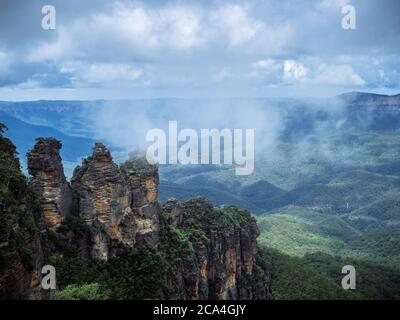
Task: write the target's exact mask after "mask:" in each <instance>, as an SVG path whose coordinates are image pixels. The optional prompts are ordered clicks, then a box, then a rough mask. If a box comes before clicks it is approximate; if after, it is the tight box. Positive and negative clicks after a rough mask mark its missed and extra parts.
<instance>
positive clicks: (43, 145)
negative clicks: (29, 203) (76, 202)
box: [28, 138, 72, 230]
mask: <svg viewBox="0 0 400 320" xmlns="http://www.w3.org/2000/svg"><path fill="white" fill-rule="evenodd" d="M61 147H62V144H61V142H60V141H58V140H56V139H52V138H47V139H45V138H38V139H37V141H36V144H35V146H34V148H33V150H32V151H30V152H29V153H28V171H29V174H30V175H31V176H32V177H33V178H32V186H33V189H34V190H35V192H36V194H37V196H38V198H39V200H40V203H41V206H42V209H43V213H42V218H43V221H44V222H45V224H46V226H47V227H48V228H50V229H53V230H56V229H57V228H58V227H59V226H60V225H61V223H62V221H63V220H64V219H65V218H66V217H67V216H68V215H69V214H70V211H71V202H72V191H71V187H70V186H69V184H68V182H67V180H66V178H65V175H64V168H63V165H62V162H61V157H60V153H59V152H60V149H61Z"/></svg>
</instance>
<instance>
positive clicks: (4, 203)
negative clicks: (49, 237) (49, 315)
mask: <svg viewBox="0 0 400 320" xmlns="http://www.w3.org/2000/svg"><path fill="white" fill-rule="evenodd" d="M3 130H4V127H3V126H2V124H1V123H0V190H1V192H0V300H3V299H28V298H43V297H44V296H42V295H41V292H40V290H39V285H40V281H41V273H40V271H41V267H42V265H43V251H42V243H41V239H40V228H41V225H40V221H39V220H40V208H39V205H38V203H37V201H36V199H35V197H34V196H33V194H32V190H31V188H30V186H29V184H28V181H27V179H26V178H25V176H24V175H23V174H22V172H21V169H20V163H19V159H18V158H17V155H16V148H15V146H14V145H13V144H12V142H11V141H10V140H9V139H7V138H5V137H4V136H3Z"/></svg>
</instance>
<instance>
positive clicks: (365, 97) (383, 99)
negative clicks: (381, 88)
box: [339, 92, 400, 107]
mask: <svg viewBox="0 0 400 320" xmlns="http://www.w3.org/2000/svg"><path fill="white" fill-rule="evenodd" d="M339 98H340V99H342V100H343V101H344V102H345V103H346V105H349V106H363V107H400V94H397V95H392V96H389V95H383V94H375V93H364V92H349V93H344V94H342V95H340V96H339Z"/></svg>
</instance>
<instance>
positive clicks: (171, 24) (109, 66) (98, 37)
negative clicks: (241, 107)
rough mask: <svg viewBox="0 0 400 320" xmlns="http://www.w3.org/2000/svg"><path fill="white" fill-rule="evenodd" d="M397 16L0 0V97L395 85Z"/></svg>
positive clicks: (319, 6)
mask: <svg viewBox="0 0 400 320" xmlns="http://www.w3.org/2000/svg"><path fill="white" fill-rule="evenodd" d="M44 5H53V6H54V7H55V9H56V29H55V30H44V29H43V28H42V18H43V17H44V15H43V14H42V12H41V11H42V7H43V6H44ZM346 5H352V6H354V8H355V9H356V29H355V30H345V29H343V28H342V18H343V17H344V15H345V14H343V13H342V8H343V7H344V6H346ZM399 13H400V1H398V0H369V1H365V0H298V1H294V0H281V1H275V0H246V1H224V0H215V1H190V0H186V1H154V0H150V1H148V0H147V1H142V2H140V1H128V0H126V1H125V0H120V1H110V0H87V1H81V0H79V1H78V0H69V1H63V0H45V1H42V0H30V1H26V0H0V100H39V99H48V100H55V99H72V100H86V99H134V98H169V97H182V98H200V97H207V98H210V97H311V96H331V95H336V94H339V93H342V92H348V91H368V92H377V93H385V94H396V93H399V92H400V88H399V87H400V19H399Z"/></svg>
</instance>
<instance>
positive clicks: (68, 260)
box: [0, 138, 270, 299]
mask: <svg viewBox="0 0 400 320" xmlns="http://www.w3.org/2000/svg"><path fill="white" fill-rule="evenodd" d="M60 149H61V143H60V142H59V141H57V140H55V139H51V138H49V139H43V138H40V139H38V140H37V143H36V145H35V146H34V148H33V150H32V151H31V152H30V153H29V154H28V169H29V173H30V174H31V175H32V181H31V185H32V187H33V190H34V192H35V194H36V196H37V199H38V201H39V203H40V205H41V208H42V211H41V216H39V217H38V222H37V224H38V225H43V226H42V227H40V229H41V230H42V233H43V236H42V237H41V238H39V237H38V235H37V233H32V234H31V235H28V234H27V233H25V232H22V234H23V235H24V236H23V237H22V239H23V240H22V243H21V246H22V247H23V248H30V249H31V252H32V255H33V257H34V259H33V265H31V271H27V270H25V269H23V268H26V267H22V266H21V265H22V262H23V261H22V260H23V259H21V253H18V250H14V251H10V250H9V253H10V254H9V256H8V257H9V258H8V260H7V261H8V263H9V264H8V267H7V268H6V271H5V272H4V274H5V276H3V273H2V277H1V278H0V295H3V296H7V297H8V296H10V294H9V292H15V293H16V296H15V297H27V295H28V294H29V293H30V292H31V290H30V289H29V286H31V284H30V282H32V286H35V285H36V286H37V284H38V281H39V279H38V276H37V273H35V272H34V270H38V267H39V265H41V264H42V262H43V261H42V260H43V254H42V253H41V245H42V244H44V246H46V255H45V259H46V260H47V261H50V262H51V263H53V262H55V263H56V264H57V263H58V264H57V268H58V269H57V270H58V271H57V272H58V273H57V274H58V277H59V279H58V280H59V283H60V286H61V287H62V286H63V285H67V284H69V282H66V281H78V282H80V281H94V280H93V279H97V280H96V281H98V282H100V283H103V285H104V286H106V287H107V286H108V287H109V288H110V290H111V291H115V292H116V293H115V298H128V299H131V298H140V299H141V298H160V299H173V298H177V299H266V298H268V297H269V295H270V294H269V284H270V272H269V270H268V268H267V267H265V266H264V265H263V266H260V264H259V263H258V261H257V259H258V258H257V244H256V238H257V236H258V234H259V231H258V228H257V225H256V223H255V220H254V218H252V217H251V215H250V213H249V212H248V211H246V210H242V209H239V208H236V207H223V208H214V207H213V205H212V204H211V203H210V202H209V201H208V200H206V199H203V198H198V199H192V200H189V201H187V202H184V203H181V204H180V203H178V202H177V201H176V200H175V199H170V200H169V201H167V202H166V203H165V204H163V205H162V206H160V204H159V203H158V183H159V177H158V166H156V165H150V164H148V163H147V161H146V160H145V158H144V157H143V156H142V155H140V154H131V155H130V159H129V160H128V161H126V162H125V163H124V164H122V165H121V166H118V165H117V164H115V163H114V162H113V159H112V156H111V154H110V152H109V150H108V149H107V148H106V147H105V146H104V145H103V144H101V143H96V144H95V146H94V148H93V154H92V155H91V156H90V157H88V158H86V159H84V160H83V162H82V165H80V166H78V167H77V168H76V169H75V171H74V174H73V177H72V179H71V185H70V184H69V183H68V182H67V181H66V179H65V176H64V172H63V167H62V162H61V157H60V154H59V152H60ZM24 208H25V207H24ZM25 211H26V214H27V215H30V213H29V212H30V211H29V210H25ZM12 228H14V229H18V225H15V222H14V226H13V227H12ZM7 237H8V238H7ZM7 237H6V236H4V235H3V236H2V238H1V239H0V240H1V241H0V244H1V245H2V246H8V244H7V242H8V241H9V236H7ZM0 249H1V248H0ZM76 259H83V260H78V261H77V260H76ZM79 261H80V262H79ZM96 261H103V262H102V263H103V264H101V263H100V264H98V263H97V262H96ZM76 263H78V264H81V266H80V267H76V265H75V264H76ZM11 266H13V268H14V270H15V271H12V269H11ZM135 266H137V268H136V267H135ZM73 268H75V269H74V270H75V271H74V272H75V273H78V274H79V275H76V274H72V273H71V272H72V271H69V270H70V269H71V270H72V269H73ZM76 268H77V269H76ZM84 268H91V270H92V273H93V274H90V275H88V274H87V273H86V272H83V273H82V274H81V271H80V270H81V269H84ZM99 268H100V269H99ZM95 270H96V271H95ZM127 270H128V271H127ZM13 272H14V273H13ZM127 272H128V274H127ZM35 275H36V276H35ZM64 275H66V278H63V277H64ZM104 275H108V276H106V278H104ZM109 278H111V279H114V280H115V281H116V282H113V281H114V280H113V281H111V283H110V280H109ZM68 279H69V280H68ZM73 279H75V280H73ZM85 279H88V280H85ZM121 279H123V280H121ZM132 279H133V280H132ZM121 281H122V282H121ZM131 281H132V282H131ZM28 282H29V284H28ZM72 283H75V282H72ZM121 283H125V284H126V286H125V287H124V288H125V289H121V287H120V286H121ZM128 283H131V285H129V284H128ZM138 284H140V285H138ZM115 286H116V287H115ZM121 292H123V293H121ZM10 297H11V298H13V296H10Z"/></svg>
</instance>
